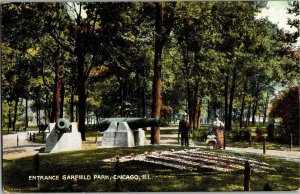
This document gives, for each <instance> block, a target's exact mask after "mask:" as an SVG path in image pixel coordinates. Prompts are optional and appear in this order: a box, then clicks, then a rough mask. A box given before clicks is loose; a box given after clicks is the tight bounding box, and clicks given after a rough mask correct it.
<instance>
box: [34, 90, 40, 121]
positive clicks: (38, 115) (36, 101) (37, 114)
mask: <svg viewBox="0 0 300 194" xmlns="http://www.w3.org/2000/svg"><path fill="white" fill-rule="evenodd" d="M39 109H40V102H39V97H38V96H36V98H35V110H36V125H37V126H39V125H40V113H39Z"/></svg>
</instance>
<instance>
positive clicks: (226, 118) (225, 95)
mask: <svg viewBox="0 0 300 194" xmlns="http://www.w3.org/2000/svg"><path fill="white" fill-rule="evenodd" d="M228 88H229V75H228V73H227V74H226V76H225V89H224V101H225V130H226V131H229V124H228Z"/></svg>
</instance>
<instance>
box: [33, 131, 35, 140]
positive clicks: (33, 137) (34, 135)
mask: <svg viewBox="0 0 300 194" xmlns="http://www.w3.org/2000/svg"><path fill="white" fill-rule="evenodd" d="M33 142H35V133H34V134H33Z"/></svg>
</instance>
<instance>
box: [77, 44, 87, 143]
mask: <svg viewBox="0 0 300 194" xmlns="http://www.w3.org/2000/svg"><path fill="white" fill-rule="evenodd" d="M82 52H83V51H81V49H80V50H79V51H78V52H77V60H78V64H77V73H78V84H77V85H78V117H79V118H78V128H79V132H80V133H81V139H82V141H85V140H86V139H85V116H86V115H85V113H86V94H85V72H84V55H83V53H82Z"/></svg>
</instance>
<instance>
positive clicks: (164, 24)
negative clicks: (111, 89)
mask: <svg viewBox="0 0 300 194" xmlns="http://www.w3.org/2000/svg"><path fill="white" fill-rule="evenodd" d="M166 4H167V3H165V2H156V3H155V14H156V16H155V43H154V47H155V53H154V76H153V89H152V96H153V97H152V113H151V116H152V117H153V118H157V119H159V118H160V111H161V106H162V101H161V71H162V51H163V47H164V46H165V43H166V41H167V39H168V37H169V35H170V32H171V30H172V27H173V23H174V7H175V5H176V2H174V3H170V5H169V6H167V5H166ZM159 140H160V131H159V127H151V144H159Z"/></svg>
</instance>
